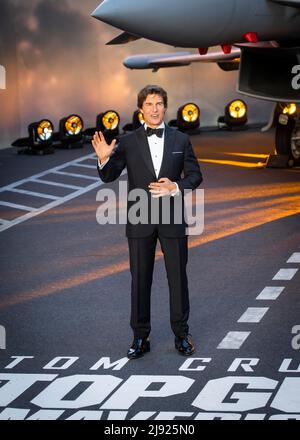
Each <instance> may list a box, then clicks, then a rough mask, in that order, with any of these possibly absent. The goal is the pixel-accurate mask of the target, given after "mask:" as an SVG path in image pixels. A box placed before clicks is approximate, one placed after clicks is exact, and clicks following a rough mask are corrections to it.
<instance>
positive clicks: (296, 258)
mask: <svg viewBox="0 0 300 440" xmlns="http://www.w3.org/2000/svg"><path fill="white" fill-rule="evenodd" d="M287 263H300V252H294V253H293V255H291V256H290V258H289V259H288V260H287Z"/></svg>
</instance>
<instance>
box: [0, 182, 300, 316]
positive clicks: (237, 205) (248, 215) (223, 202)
mask: <svg viewBox="0 0 300 440" xmlns="http://www.w3.org/2000/svg"><path fill="white" fill-rule="evenodd" d="M299 187H300V185H299V181H297V182H288V183H281V184H277V183H270V184H260V185H255V184H253V185H244V186H243V185H242V186H241V187H239V189H238V191H237V187H236V186H227V187H225V188H219V189H218V191H216V190H215V189H206V190H205V227H204V232H203V234H202V235H201V236H190V238H189V248H196V247H198V246H201V245H203V244H206V243H209V242H212V241H214V240H218V239H222V238H225V237H229V236H232V235H234V234H237V233H241V232H244V231H249V230H250V229H252V228H257V227H259V226H262V225H265V224H267V223H271V222H273V221H276V220H279V219H283V218H286V217H288V216H291V215H296V214H300V190H299ZM232 202H234V206H232ZM76 209H77V210H78V211H81V210H82V207H81V206H80V207H77V208H76ZM73 210H74V208H72V209H70V210H69V212H70V213H71V212H73ZM85 210H86V212H89V211H90V205H88V206H87V207H86V209H85ZM95 210H96V207H95ZM43 221H45V220H43ZM64 221H65V222H66V223H67V222H68V221H69V220H68V219H66V218H65V219H64ZM99 228H100V226H99ZM119 233H120V243H117V244H115V245H113V247H112V246H111V245H110V244H107V245H105V247H103V246H102V245H101V243H100V242H99V249H101V251H100V250H99V251H95V249H93V250H91V253H94V254H96V255H94V256H97V255H98V254H99V255H102V256H103V255H108V256H109V257H111V256H116V257H117V258H118V257H119V258H120V261H118V262H116V263H114V264H110V265H107V266H102V267H99V268H97V269H93V270H90V271H87V272H85V273H82V274H79V275H75V276H70V277H67V276H66V273H65V272H64V271H63V274H62V275H61V276H62V279H61V280H60V281H57V282H52V283H48V284H47V285H45V286H43V287H41V288H35V289H32V290H29V291H23V292H19V293H16V294H15V295H13V296H11V297H9V298H5V299H4V298H3V299H2V300H1V303H0V309H3V308H6V307H10V306H14V305H17V304H20V303H24V302H26V301H30V300H32V299H36V298H42V297H46V296H49V295H54V294H59V293H61V292H63V293H65V292H66V291H67V290H68V289H72V288H73V287H78V286H80V285H85V284H86V283H89V282H97V281H98V280H101V279H103V278H105V277H108V276H112V275H117V274H118V273H121V272H124V271H127V270H129V262H128V250H127V243H126V239H125V238H124V237H123V230H122V232H120V230H119ZM121 234H122V235H121ZM283 239H284V238H283ZM295 241H299V232H297V231H295ZM90 256H91V254H86V255H82V256H80V258H78V260H79V263H80V262H82V258H89V257H90ZM161 258H162V252H161V251H160V252H157V254H156V260H160V259H161ZM72 262H73V263H74V262H76V263H77V261H76V258H72V259H71V260H69V261H68V262H67V263H66V264H65V265H64V266H63V269H66V267H72V264H73V263H72ZM73 267H74V265H73ZM76 267H77V268H78V271H79V270H80V267H82V266H80V264H78V263H77V264H76ZM99 286H100V287H99V288H101V283H100V284H99ZM126 288H127V289H128V291H129V289H130V285H129V284H128V286H126ZM70 293H72V292H70Z"/></svg>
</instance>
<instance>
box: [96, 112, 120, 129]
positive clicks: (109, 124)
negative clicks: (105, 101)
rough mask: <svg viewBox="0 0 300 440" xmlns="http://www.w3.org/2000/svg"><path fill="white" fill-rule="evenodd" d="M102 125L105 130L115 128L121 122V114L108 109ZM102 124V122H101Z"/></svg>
mask: <svg viewBox="0 0 300 440" xmlns="http://www.w3.org/2000/svg"><path fill="white" fill-rule="evenodd" d="M101 122H102V125H103V127H104V129H105V130H111V131H112V130H115V129H116V128H117V127H118V126H119V123H120V117H119V115H118V114H117V113H116V112H114V111H108V112H106V113H104V115H103V116H102V121H101ZM99 125H100V124H99Z"/></svg>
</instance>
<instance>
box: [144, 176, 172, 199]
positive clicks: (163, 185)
mask: <svg viewBox="0 0 300 440" xmlns="http://www.w3.org/2000/svg"><path fill="white" fill-rule="evenodd" d="M149 188H150V192H151V194H152V197H153V198H155V199H156V198H158V197H163V196H169V195H170V194H171V192H173V191H174V190H176V189H177V186H176V185H175V183H174V182H171V180H170V179H168V178H167V177H162V178H161V179H159V181H158V182H153V183H150V185H149Z"/></svg>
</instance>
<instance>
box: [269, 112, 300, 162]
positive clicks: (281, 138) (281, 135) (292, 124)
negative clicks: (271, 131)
mask: <svg viewBox="0 0 300 440" xmlns="http://www.w3.org/2000/svg"><path fill="white" fill-rule="evenodd" d="M275 139H276V141H275V142H276V153H277V154H283V155H287V156H289V162H288V166H289V167H293V166H294V165H297V164H300V117H299V116H298V117H297V118H296V119H294V118H289V119H288V121H287V124H286V125H282V124H280V123H277V126H276V138H275Z"/></svg>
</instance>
